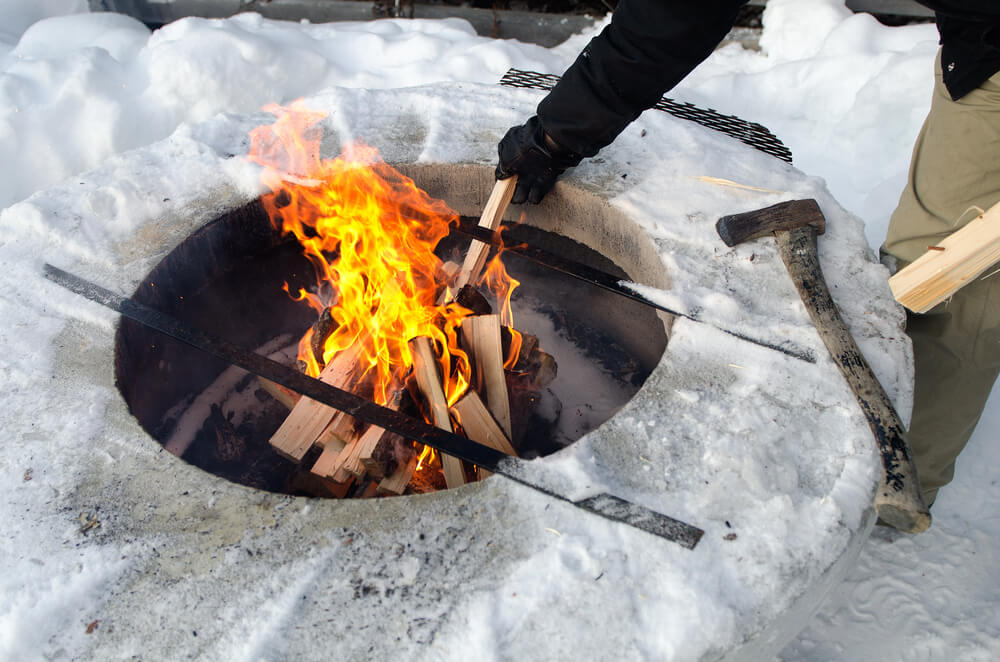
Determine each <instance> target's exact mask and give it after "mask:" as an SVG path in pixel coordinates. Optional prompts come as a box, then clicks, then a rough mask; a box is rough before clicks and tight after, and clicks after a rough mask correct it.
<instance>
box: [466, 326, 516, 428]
mask: <svg viewBox="0 0 1000 662" xmlns="http://www.w3.org/2000/svg"><path fill="white" fill-rule="evenodd" d="M459 332H460V333H461V335H462V344H463V346H464V347H465V350H466V351H467V352H468V353H469V355H470V358H471V359H472V361H473V366H475V374H476V377H477V379H476V381H477V383H478V385H479V390H480V393H481V394H482V395H484V396H485V398H486V404H487V406H488V407H489V410H490V412H491V413H492V414H493V417H494V418H495V419H496V420H497V423H499V424H500V429H502V430H503V432H504V434H505V435H506V436H507V438H508V439H509V438H510V430H511V427H510V396H509V394H508V393H507V378H506V377H504V372H503V348H502V347H501V343H500V316H499V315H474V316H470V317H466V318H465V319H464V320H462V326H461V327H459Z"/></svg>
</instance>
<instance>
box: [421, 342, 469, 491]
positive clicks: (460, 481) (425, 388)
mask: <svg viewBox="0 0 1000 662" xmlns="http://www.w3.org/2000/svg"><path fill="white" fill-rule="evenodd" d="M410 349H412V350H413V376H414V378H415V379H416V380H417V386H418V388H419V389H420V393H421V394H422V395H423V396H424V398H426V400H427V405H428V407H429V408H430V411H431V419H432V420H433V421H434V425H436V426H438V427H439V428H441V429H442V430H447V431H448V432H452V427H451V419H450V418H449V416H448V400H447V399H446V398H445V395H444V389H442V388H441V379H440V376H439V374H438V371H437V360H436V357H435V356H434V350H433V349H431V343H430V340H429V339H427V338H414V339H413V340H411V341H410ZM441 466H442V467H443V469H444V480H445V483H446V484H447V485H448V487H449V489H450V488H453V487H460V486H462V485H465V469H463V468H462V461H461V460H459V459H458V458H456V457H452V456H450V455H442V456H441Z"/></svg>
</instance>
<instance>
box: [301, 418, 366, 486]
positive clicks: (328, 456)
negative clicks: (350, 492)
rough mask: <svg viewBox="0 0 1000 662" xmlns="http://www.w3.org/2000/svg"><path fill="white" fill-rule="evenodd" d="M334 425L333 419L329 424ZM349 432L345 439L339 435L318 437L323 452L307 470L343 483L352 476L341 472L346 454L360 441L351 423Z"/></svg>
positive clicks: (335, 420)
mask: <svg viewBox="0 0 1000 662" xmlns="http://www.w3.org/2000/svg"><path fill="white" fill-rule="evenodd" d="M336 424H337V419H334V421H333V422H332V423H330V425H331V426H333V425H336ZM328 429H329V428H328ZM350 430H351V432H350V433H349V434H348V436H346V437H345V436H341V435H340V434H329V435H328V434H326V433H325V432H324V434H323V436H321V437H320V439H321V440H323V442H322V443H323V452H322V453H320V456H319V458H317V459H316V463H315V464H313V466H312V469H310V470H309V471H310V472H311V473H314V474H316V475H317V476H323V477H324V478H331V479H333V480H335V481H338V482H343V481H345V480H347V479H348V477H349V476H351V475H352V474H350V473H349V472H345V471H342V469H343V466H344V462H345V461H346V460H347V457H348V455H347V454H348V453H349V452H350V449H351V448H352V447H353V446H354V445H356V444H357V442H358V439H360V435H358V434H357V433H355V432H354V424H353V423H352V424H351V428H350Z"/></svg>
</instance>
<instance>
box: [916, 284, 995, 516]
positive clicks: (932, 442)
mask: <svg viewBox="0 0 1000 662" xmlns="http://www.w3.org/2000/svg"><path fill="white" fill-rule="evenodd" d="M906 332H907V334H908V335H909V336H910V339H911V340H913V354H914V358H915V362H916V381H915V384H914V394H913V418H912V420H911V421H910V430H909V436H908V439H909V442H910V448H911V449H912V450H913V456H914V462H915V464H916V467H917V477H918V478H919V479H920V486H921V488H922V489H923V491H924V497H925V499H926V501H927V503H933V501H934V499H935V498H936V497H937V491H938V489H939V488H940V487H942V486H943V485H947V484H948V483H949V482H951V478H952V476H953V475H954V472H955V458H957V457H958V454H959V453H961V452H962V449H963V448H965V444H966V443H967V442H968V441H969V437H970V436H972V431H973V430H974V429H975V427H976V423H978V422H979V417H980V416H981V415H982V412H983V407H984V406H985V405H986V400H987V398H989V395H990V390H991V389H992V387H993V382H994V381H996V378H997V375H998V374H1000V276H994V277H992V278H988V279H986V280H978V281H975V282H973V283H970V284H969V285H966V286H965V287H964V288H962V289H961V290H960V291H959V292H958V293H957V294H956V295H955V296H954V297H953V298H952V300H951V301H949V302H945V303H942V304H940V305H938V306H936V307H935V308H933V309H932V310H930V311H928V312H927V313H926V314H923V315H916V314H912V313H911V314H909V315H907V323H906Z"/></svg>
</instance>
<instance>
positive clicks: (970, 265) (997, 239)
mask: <svg viewBox="0 0 1000 662" xmlns="http://www.w3.org/2000/svg"><path fill="white" fill-rule="evenodd" d="M928 249H929V250H928V251H927V252H926V253H924V254H923V255H921V256H920V257H919V258H917V259H916V260H914V262H913V263H912V264H910V265H909V266H907V267H906V268H905V269H901V270H900V271H899V272H898V273H897V274H896V275H894V276H893V277H892V278H890V279H889V288H890V289H891V290H892V295H893V296H894V297H896V301H898V302H899V303H901V304H902V305H904V306H906V307H907V308H909V309H910V310H912V311H913V312H915V313H925V312H927V311H928V310H930V309H931V308H933V307H934V306H936V305H937V304H939V303H941V302H942V301H944V300H945V299H947V298H948V297H950V296H951V295H952V294H954V293H955V292H957V291H958V290H959V289H961V288H962V287H963V286H964V285H966V284H967V283H969V282H970V281H972V280H974V279H976V278H977V277H979V276H980V275H981V274H982V273H983V272H985V271H986V270H987V269H989V268H990V267H991V266H993V265H995V264H996V263H997V261H1000V203H997V204H995V205H993V206H992V207H990V209H989V210H988V211H986V212H985V213H983V214H980V215H979V216H978V217H977V218H975V219H973V220H972V221H970V222H969V223H968V224H967V225H966V226H965V227H963V228H962V229H961V230H958V231H956V232H953V233H952V234H951V235H949V236H948V237H946V238H945V239H942V240H941V241H940V242H938V244H937V245H936V246H929V247H928Z"/></svg>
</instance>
